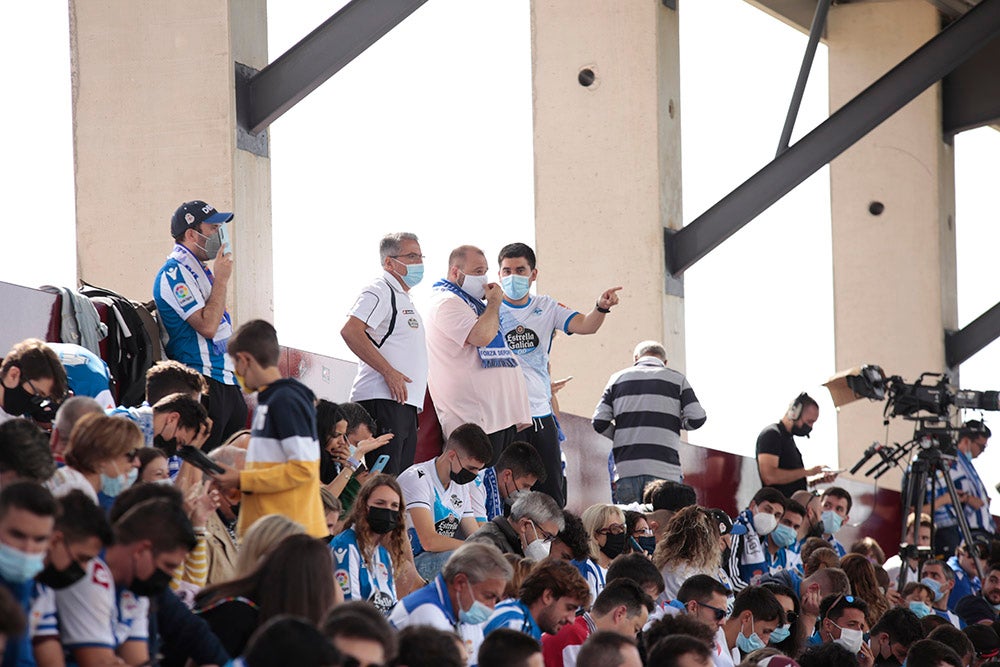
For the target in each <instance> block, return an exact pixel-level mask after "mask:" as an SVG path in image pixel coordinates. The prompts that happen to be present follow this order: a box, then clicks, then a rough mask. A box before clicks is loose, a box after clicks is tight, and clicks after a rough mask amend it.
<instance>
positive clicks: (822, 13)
mask: <svg viewBox="0 0 1000 667" xmlns="http://www.w3.org/2000/svg"><path fill="white" fill-rule="evenodd" d="M831 1H832V0H819V2H817V3H816V13H815V14H813V20H812V24H811V25H810V26H809V41H807V42H806V51H805V53H804V54H802V64H801V65H800V66H799V76H798V78H797V79H795V89H794V90H792V101H791V102H789V103H788V113H787V114H785V126H784V127H783V128H781V138H780V139H779V140H778V150H777V151H776V152H775V154H774V156H775V157H777V156H779V155H781V154H782V153H784V152H785V151H787V150H788V142H789V141H791V139H792V130H793V129H794V128H795V119H796V118H798V116H799V107H800V106H801V105H802V95H803V93H805V91H806V83H808V82H809V72H810V71H811V70H812V65H813V60H815V59H816V47H817V46H818V45H819V38H820V37H822V36H823V33H824V32H825V31H826V15H827V14H828V13H829V11H830V2H831Z"/></svg>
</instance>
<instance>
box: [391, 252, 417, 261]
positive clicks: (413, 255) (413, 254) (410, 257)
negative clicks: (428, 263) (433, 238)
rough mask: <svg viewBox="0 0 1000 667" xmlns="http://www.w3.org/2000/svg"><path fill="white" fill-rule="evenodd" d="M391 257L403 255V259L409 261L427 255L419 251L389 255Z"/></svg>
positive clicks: (397, 257)
mask: <svg viewBox="0 0 1000 667" xmlns="http://www.w3.org/2000/svg"><path fill="white" fill-rule="evenodd" d="M389 257H392V258H393V259H399V258H400V257H402V258H403V259H405V260H407V261H409V262H416V261H418V260H421V259H423V258H424V257H425V255H421V254H420V253H418V252H408V253H406V254H405V255H389Z"/></svg>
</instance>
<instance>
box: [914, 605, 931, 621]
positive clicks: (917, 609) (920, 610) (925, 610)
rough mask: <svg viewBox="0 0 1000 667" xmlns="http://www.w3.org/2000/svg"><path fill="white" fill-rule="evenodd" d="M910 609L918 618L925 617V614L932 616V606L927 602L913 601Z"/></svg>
mask: <svg viewBox="0 0 1000 667" xmlns="http://www.w3.org/2000/svg"><path fill="white" fill-rule="evenodd" d="M909 606H910V611H912V612H913V613H914V614H916V615H917V618H923V617H924V616H930V614H931V608H930V605H928V604H927V603H925V602H911V603H910V605H909Z"/></svg>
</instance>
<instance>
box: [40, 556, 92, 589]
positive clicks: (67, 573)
mask: <svg viewBox="0 0 1000 667" xmlns="http://www.w3.org/2000/svg"><path fill="white" fill-rule="evenodd" d="M86 574H87V573H86V571H84V569H83V566H82V565H80V564H79V563H77V562H76V561H73V562H72V563H70V564H69V567H67V568H66V569H65V570H57V569H55V568H54V567H52V563H49V564H48V565H46V566H45V569H43V570H42V571H41V572H40V573H39V574H38V576H37V577H35V580H36V581H37V582H38V583H40V584H45V585H46V586H48V587H49V588H53V589H55V590H57V591H58V590H60V589H63V588H67V587H69V586H72V585H73V584H75V583H76V582H78V581H80V580H81V579H83V577H84V576H85V575H86Z"/></svg>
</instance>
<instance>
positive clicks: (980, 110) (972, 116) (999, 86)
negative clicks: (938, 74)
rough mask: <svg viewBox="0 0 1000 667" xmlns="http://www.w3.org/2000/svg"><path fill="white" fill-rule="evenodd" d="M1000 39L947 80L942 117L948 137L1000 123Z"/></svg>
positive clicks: (968, 61) (996, 39) (959, 68)
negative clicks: (999, 69)
mask: <svg viewBox="0 0 1000 667" xmlns="http://www.w3.org/2000/svg"><path fill="white" fill-rule="evenodd" d="M998 64H1000V37H995V38H994V39H993V41H991V42H990V43H989V44H987V45H986V46H985V47H984V48H983V49H982V50H981V51H980V52H979V53H977V54H976V55H974V56H972V57H971V58H969V59H968V60H967V61H965V62H964V63H962V65H960V66H959V67H957V68H956V69H955V71H954V72H952V73H951V74H949V75H948V76H946V77H945V78H944V85H943V88H942V98H943V99H942V116H943V119H942V121H943V124H944V133H945V136H949V137H950V136H953V135H955V134H957V133H959V132H963V131H965V130H971V129H973V128H977V127H982V126H983V125H994V124H996V123H1000V76H998V74H997V65H998Z"/></svg>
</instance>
